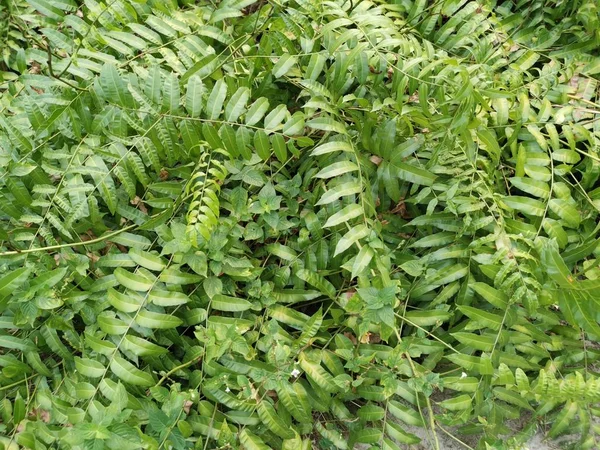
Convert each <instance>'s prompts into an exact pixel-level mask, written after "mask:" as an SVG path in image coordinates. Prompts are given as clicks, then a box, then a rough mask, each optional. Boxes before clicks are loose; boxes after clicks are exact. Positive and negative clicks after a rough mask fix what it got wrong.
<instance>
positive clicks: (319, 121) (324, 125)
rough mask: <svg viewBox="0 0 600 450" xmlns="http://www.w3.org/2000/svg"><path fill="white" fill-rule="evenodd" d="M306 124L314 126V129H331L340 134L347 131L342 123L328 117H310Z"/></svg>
mask: <svg viewBox="0 0 600 450" xmlns="http://www.w3.org/2000/svg"><path fill="white" fill-rule="evenodd" d="M306 126H307V127H310V128H314V129H315V130H322V131H331V132H334V133H340V134H346V133H347V131H346V127H345V126H344V125H343V124H341V123H340V122H337V121H335V120H333V119H332V118H330V117H318V118H316V119H311V120H309V121H308V122H306Z"/></svg>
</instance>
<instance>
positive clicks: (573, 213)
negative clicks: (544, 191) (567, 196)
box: [548, 198, 581, 228]
mask: <svg viewBox="0 0 600 450" xmlns="http://www.w3.org/2000/svg"><path fill="white" fill-rule="evenodd" d="M548 207H549V208H550V211H552V212H553V213H554V214H556V215H557V216H558V217H560V218H561V219H562V220H563V221H564V223H565V225H567V226H569V227H572V228H577V227H578V226H579V224H580V223H581V214H580V213H579V211H578V210H577V208H576V207H575V206H574V205H573V204H571V203H569V202H568V201H567V200H563V199H561V198H553V199H551V200H550V201H549V202H548Z"/></svg>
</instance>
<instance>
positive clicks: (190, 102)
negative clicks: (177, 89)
mask: <svg viewBox="0 0 600 450" xmlns="http://www.w3.org/2000/svg"><path fill="white" fill-rule="evenodd" d="M205 92H206V88H205V86H204V83H202V80H201V79H200V78H199V77H197V76H193V77H191V78H190V81H189V82H188V84H187V89H186V94H185V108H186V109H187V111H188V113H189V114H190V116H192V117H200V114H201V113H202V108H203V106H204V94H205Z"/></svg>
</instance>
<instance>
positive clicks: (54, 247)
mask: <svg viewBox="0 0 600 450" xmlns="http://www.w3.org/2000/svg"><path fill="white" fill-rule="evenodd" d="M137 226H138V225H137V224H133V225H128V226H126V227H124V228H121V229H120V230H117V231H113V232H112V233H108V234H105V235H104V236H100V237H98V238H96V239H91V240H89V241H82V242H72V243H70V244H59V245H49V246H48V247H39V248H28V249H26V250H11V251H8V252H1V253H0V256H12V255H22V254H25V253H35V252H45V251H47V250H58V249H61V248H69V247H80V246H82V245H90V244H96V243H98V242H103V241H106V240H107V239H110V238H111V237H113V236H116V235H118V234H121V233H123V232H125V231H128V230H131V229H133V228H136V227H137Z"/></svg>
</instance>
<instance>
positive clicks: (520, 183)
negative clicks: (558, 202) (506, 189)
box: [509, 177, 550, 198]
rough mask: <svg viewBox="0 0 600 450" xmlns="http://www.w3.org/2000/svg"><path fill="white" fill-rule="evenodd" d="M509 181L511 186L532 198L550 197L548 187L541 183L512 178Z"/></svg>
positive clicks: (529, 179) (528, 179) (527, 179)
mask: <svg viewBox="0 0 600 450" xmlns="http://www.w3.org/2000/svg"><path fill="white" fill-rule="evenodd" d="M509 180H510V182H511V184H512V185H513V186H515V187H516V188H518V189H520V190H521V191H523V192H526V193H527V194H531V195H533V196H534V197H540V198H548V196H550V186H548V184H547V183H544V182H543V181H537V180H533V179H531V178H523V177H512V178H509Z"/></svg>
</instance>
